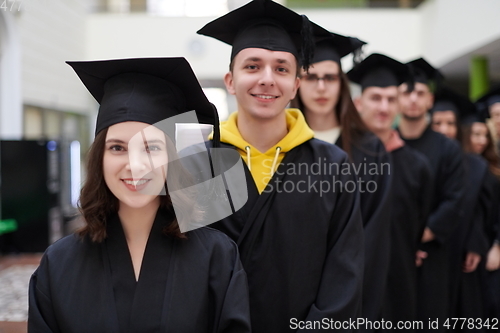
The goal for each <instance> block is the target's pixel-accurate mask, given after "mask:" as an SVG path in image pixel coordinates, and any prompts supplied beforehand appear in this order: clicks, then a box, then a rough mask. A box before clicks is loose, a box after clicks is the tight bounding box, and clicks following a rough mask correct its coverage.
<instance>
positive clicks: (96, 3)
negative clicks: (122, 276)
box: [0, 0, 500, 332]
mask: <svg viewBox="0 0 500 333" xmlns="http://www.w3.org/2000/svg"><path fill="white" fill-rule="evenodd" d="M247 2H248V0H85V1H84V0H64V1H63V0H0V332H24V331H25V330H26V329H25V324H19V325H17V324H16V323H19V322H23V321H24V320H26V316H27V299H26V288H27V281H28V279H29V276H30V274H31V273H32V272H33V270H34V269H35V268H36V265H37V263H38V260H39V257H40V254H39V253H42V252H43V251H44V250H45V248H46V247H47V246H48V245H49V244H50V243H52V242H54V241H55V240H57V239H59V238H60V237H62V236H63V235H65V234H67V233H68V232H70V231H71V230H72V229H73V228H74V222H73V220H74V218H75V216H76V214H77V209H76V205H77V201H78V193H79V190H80V186H81V183H82V181H83V180H84V179H85V174H84V173H83V163H84V156H85V153H86V151H87V149H88V147H89V145H90V143H91V142H92V139H93V132H94V127H93V126H94V123H95V117H96V111H97V108H98V105H97V103H96V102H95V101H94V100H93V98H92V97H91V96H90V94H89V93H88V92H87V90H86V89H85V88H84V86H83V85H82V84H81V82H80V80H79V79H78V78H77V76H76V74H75V73H74V72H73V71H72V70H71V68H70V67H69V66H68V65H66V64H65V61H68V60H96V59H112V58H126V57H165V56H167V57H172V56H182V57H185V58H187V59H188V61H189V62H190V63H191V65H192V67H193V69H194V71H195V73H196V74H197V76H198V78H199V80H200V82H201V84H202V86H203V87H204V89H205V91H206V93H207V95H208V97H209V99H210V100H211V101H212V102H213V103H214V104H216V105H217V107H218V110H219V113H220V117H221V119H225V118H226V117H227V115H228V113H229V112H232V111H234V110H235V109H236V104H235V100H234V98H233V97H232V96H231V95H228V94H227V93H226V90H225V88H224V84H223V81H222V77H223V75H224V74H225V73H226V72H227V70H228V65H229V54H230V47H229V46H228V45H225V44H223V43H221V42H218V41H216V40H213V39H211V38H208V37H204V36H199V35H197V34H196V31H197V30H198V29H200V28H201V27H202V26H203V25H204V24H206V23H207V22H209V21H211V20H213V19H214V18H215V17H217V16H220V15H223V14H225V13H227V12H228V11H230V10H232V9H235V8H237V7H239V6H241V5H244V4H245V3H247ZM278 2H280V3H281V4H283V5H286V6H288V7H290V8H292V9H294V10H296V11H297V12H299V13H300V14H305V15H307V16H308V17H309V19H310V20H312V21H314V22H316V23H318V24H320V25H322V26H323V27H325V28H327V29H329V30H330V31H332V32H336V33H340V34H343V35H348V36H355V37H358V38H360V39H362V40H364V41H366V42H368V45H366V46H365V47H364V54H365V55H368V54H370V53H373V52H380V53H384V54H387V55H389V56H391V57H394V58H395V59H398V60H400V61H402V62H406V61H410V60H413V59H415V58H418V57H424V58H425V59H426V60H427V61H429V62H430V63H431V64H432V65H434V66H435V67H438V68H440V70H441V71H442V72H443V73H444V75H445V76H446V80H447V82H448V83H449V84H450V85H451V86H452V87H454V88H455V90H457V91H460V92H462V93H464V94H468V95H469V96H470V97H471V99H472V100H474V99H475V98H477V97H478V96H480V95H481V94H483V93H484V92H486V91H487V90H488V88H489V87H490V86H493V85H495V84H497V83H500V24H499V20H498V17H499V16H500V1H498V0H281V1H278ZM351 66H352V59H349V57H347V59H343V68H344V70H345V71H347V70H348V69H350V67H351ZM16 325H17V326H16Z"/></svg>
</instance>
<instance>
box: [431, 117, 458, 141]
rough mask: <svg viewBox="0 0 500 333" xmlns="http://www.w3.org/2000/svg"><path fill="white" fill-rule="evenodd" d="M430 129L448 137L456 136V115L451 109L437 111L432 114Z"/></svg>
mask: <svg viewBox="0 0 500 333" xmlns="http://www.w3.org/2000/svg"><path fill="white" fill-rule="evenodd" d="M432 129H433V130H434V131H435V132H438V133H441V134H443V135H445V136H446V137H447V138H449V139H453V140H455V139H456V138H457V117H456V116H455V113H454V112H453V111H437V112H434V113H433V114H432Z"/></svg>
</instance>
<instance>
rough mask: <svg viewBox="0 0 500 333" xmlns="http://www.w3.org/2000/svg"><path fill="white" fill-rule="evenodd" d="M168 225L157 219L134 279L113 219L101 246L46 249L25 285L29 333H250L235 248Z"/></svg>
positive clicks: (163, 216) (164, 217)
mask: <svg viewBox="0 0 500 333" xmlns="http://www.w3.org/2000/svg"><path fill="white" fill-rule="evenodd" d="M171 220H172V216H171V215H169V214H168V213H166V212H159V213H158V214H157V216H156V219H155V222H154V225H153V227H152V230H151V233H150V236H149V239H148V243H147V246H146V250H145V253H144V258H143V261H142V266H141V272H140V276H139V280H138V281H137V282H136V280H135V275H134V270H133V266H132V260H131V258H130V253H129V250H128V246H127V243H126V240H125V235H124V233H123V230H122V227H121V223H120V221H119V218H118V216H117V215H115V216H114V217H112V218H111V219H110V220H109V223H108V237H107V238H106V240H105V241H104V242H102V243H94V242H91V241H90V240H89V238H87V237H86V238H83V239H82V238H80V237H78V236H76V235H70V236H67V237H65V238H63V239H61V240H59V241H58V242H56V243H54V244H53V245H51V246H50V247H49V248H48V249H47V251H46V252H45V254H44V256H43V258H42V261H41V263H40V266H39V267H38V269H37V270H36V271H35V273H34V274H33V276H32V278H31V281H30V288H29V305H30V306H29V319H28V332H30V333H36V332H64V333H71V332H82V333H83V332H85V333H87V332H93V333H94V332H95V333H97V332H105V333H112V332H134V333H135V332H176V333H178V332H192V333H200V332H210V333H212V332H250V323H249V322H250V318H249V305H248V289H247V280H246V276H245V272H244V270H243V269H242V266H241V263H240V261H239V258H238V251H237V247H236V245H235V244H234V243H233V242H232V241H231V240H229V239H228V238H227V236H225V235H224V234H222V233H220V232H219V231H217V230H213V229H209V228H202V229H197V230H194V231H191V232H189V233H187V237H188V239H186V240H183V239H175V238H173V237H171V236H166V235H164V234H163V233H162V228H163V226H165V225H166V221H171Z"/></svg>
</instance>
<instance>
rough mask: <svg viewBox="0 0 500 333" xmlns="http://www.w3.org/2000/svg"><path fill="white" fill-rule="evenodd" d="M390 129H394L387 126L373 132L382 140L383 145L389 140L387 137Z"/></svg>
mask: <svg viewBox="0 0 500 333" xmlns="http://www.w3.org/2000/svg"><path fill="white" fill-rule="evenodd" d="M392 131H394V130H393V129H392V128H389V129H388V130H386V131H381V132H374V134H375V135H376V136H377V137H378V138H379V139H380V141H382V143H383V144H384V145H387V142H389V139H390V138H391V134H392Z"/></svg>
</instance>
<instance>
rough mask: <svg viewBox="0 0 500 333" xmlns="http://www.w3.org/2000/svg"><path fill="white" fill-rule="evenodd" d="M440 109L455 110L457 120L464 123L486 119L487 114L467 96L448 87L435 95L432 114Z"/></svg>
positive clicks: (481, 121) (482, 121)
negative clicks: (478, 108) (479, 109)
mask: <svg viewBox="0 0 500 333" xmlns="http://www.w3.org/2000/svg"><path fill="white" fill-rule="evenodd" d="M439 111H453V113H455V115H456V117H457V120H458V121H459V122H461V123H463V124H470V123H475V122H480V123H484V122H485V121H486V117H485V114H484V113H483V112H479V111H478V110H477V108H476V106H475V105H474V103H472V102H471V101H470V100H469V99H468V98H467V97H465V96H463V95H461V94H458V93H456V92H455V91H453V90H451V89H449V88H446V87H443V88H442V89H441V90H440V91H439V92H438V93H437V94H436V95H435V96H434V105H433V106H432V108H431V110H430V112H431V114H432V113H434V112H439Z"/></svg>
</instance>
